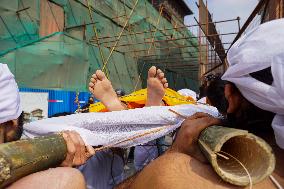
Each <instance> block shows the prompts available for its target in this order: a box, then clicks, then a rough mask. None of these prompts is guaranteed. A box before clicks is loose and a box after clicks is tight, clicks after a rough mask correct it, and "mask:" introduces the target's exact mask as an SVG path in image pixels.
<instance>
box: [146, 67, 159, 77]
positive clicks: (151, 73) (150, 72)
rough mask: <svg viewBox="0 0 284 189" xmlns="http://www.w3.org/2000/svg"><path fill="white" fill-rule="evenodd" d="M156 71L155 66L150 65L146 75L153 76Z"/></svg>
mask: <svg viewBox="0 0 284 189" xmlns="http://www.w3.org/2000/svg"><path fill="white" fill-rule="evenodd" d="M156 73H157V68H156V67H155V66H152V67H151V68H150V69H149V71H148V77H155V76H156Z"/></svg>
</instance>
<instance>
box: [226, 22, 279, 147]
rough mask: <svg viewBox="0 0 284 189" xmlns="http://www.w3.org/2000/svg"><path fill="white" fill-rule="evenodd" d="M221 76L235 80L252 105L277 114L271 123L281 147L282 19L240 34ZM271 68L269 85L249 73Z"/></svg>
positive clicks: (233, 81)
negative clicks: (226, 68)
mask: <svg viewBox="0 0 284 189" xmlns="http://www.w3.org/2000/svg"><path fill="white" fill-rule="evenodd" d="M227 59H228V63H229V68H228V70H227V71H226V72H225V74H224V75H223V77H222V79H223V80H227V81H230V82H232V83H234V84H235V85H236V86H237V88H238V89H239V90H240V92H241V93H242V95H243V96H244V97H245V98H246V99H247V100H248V101H250V102H251V103H253V104H254V105H255V106H257V107H259V108H261V109H263V110H267V111H271V112H274V113H276V114H277V115H276V116H275V117H274V119H273V122H272V127H273V129H274V133H275V138H276V142H277V144H278V145H279V146H280V147H281V148H282V149H284V19H279V20H274V21H271V22H268V23H265V24H262V25H260V26H258V27H257V28H255V29H254V30H253V31H251V32H249V33H247V34H246V35H244V36H242V37H241V38H240V39H239V40H238V41H237V42H236V43H235V44H234V45H233V46H232V48H231V49H230V50H229V52H228V57H227ZM268 67H271V72H272V76H273V83H272V85H267V84H265V83H263V82H260V81H258V80H256V79H254V78H252V77H251V76H250V75H249V74H250V73H253V72H257V71H260V70H263V69H265V68H268Z"/></svg>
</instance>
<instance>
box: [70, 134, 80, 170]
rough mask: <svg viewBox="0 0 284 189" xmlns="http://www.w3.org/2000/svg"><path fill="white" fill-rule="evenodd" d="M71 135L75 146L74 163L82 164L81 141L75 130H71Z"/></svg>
mask: <svg viewBox="0 0 284 189" xmlns="http://www.w3.org/2000/svg"><path fill="white" fill-rule="evenodd" d="M70 137H71V139H72V142H73V144H74V146H75V155H74V159H73V165H76V166H77V165H80V164H81V153H82V152H81V148H80V141H79V139H78V138H77V135H76V133H75V132H74V131H70Z"/></svg>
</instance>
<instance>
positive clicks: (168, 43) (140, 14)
mask: <svg viewBox="0 0 284 189" xmlns="http://www.w3.org/2000/svg"><path fill="white" fill-rule="evenodd" d="M44 1H47V0H41V1H39V0H13V1H9V0H2V1H1V4H0V16H1V17H0V62H3V63H7V64H8V65H9V67H10V68H11V70H12V72H13V73H14V74H15V76H16V79H17V82H18V84H19V86H20V87H30V88H46V89H63V90H76V91H86V90H87V85H88V80H89V78H90V76H91V75H92V74H93V73H94V72H95V71H96V70H97V69H102V67H103V60H102V57H101V54H102V55H103V57H104V59H107V57H108V56H109V54H110V51H111V48H112V47H113V46H114V44H115V41H116V40H117V38H118V35H119V33H120V32H121V30H122V27H123V26H124V24H125V22H126V20H128V17H129V14H130V12H131V9H132V8H133V7H134V4H135V2H136V0H112V1H110V0H106V1H93V0H90V1H89V3H90V5H91V6H90V8H91V15H90V13H89V9H88V6H87V1H86V0H53V1H48V3H49V4H48V5H49V6H48V7H50V9H51V10H50V12H51V13H52V15H51V16H54V20H57V21H58V19H64V29H63V31H59V32H58V31H56V32H54V33H51V34H49V35H47V36H41V35H40V29H41V27H42V26H41V25H40V23H41V6H42V4H41V3H43V2H44ZM50 4H55V5H56V6H59V7H62V9H63V11H64V18H58V17H56V11H55V10H52V5H50ZM48 7H47V8H48ZM91 17H92V18H93V21H94V22H95V23H92V22H93V21H92V19H91ZM159 18H160V19H159ZM51 19H53V17H51ZM158 20H159V22H158ZM182 22H183V21H182V20H179V19H178V18H175V17H173V18H172V20H171V23H170V22H169V21H168V20H166V19H165V18H163V17H160V15H159V11H158V10H156V9H155V8H154V7H153V6H152V5H151V4H150V3H149V2H148V1H147V0H139V1H138V4H137V6H136V8H135V10H134V12H133V14H132V16H131V17H130V18H129V22H128V25H127V26H126V28H125V31H124V32H123V34H122V36H121V38H120V40H119V43H118V45H117V47H116V48H115V50H114V52H113V54H112V56H111V57H110V58H109V61H108V64H107V66H106V68H107V72H108V74H109V79H110V80H111V82H112V84H113V86H114V88H123V89H124V90H125V91H126V92H127V93H129V92H132V91H133V90H134V88H135V86H137V89H139V88H141V87H145V85H146V79H147V70H148V68H149V67H150V66H152V65H156V66H158V67H159V68H161V69H163V71H165V73H166V76H167V78H168V81H169V84H170V87H171V88H174V89H180V88H191V89H194V90H197V88H198V64H197V60H198V40H197V38H196V37H195V36H193V35H192V34H191V33H190V31H189V30H188V29H187V28H185V27H178V26H181V25H182ZM94 26H95V27H96V30H97V32H98V37H99V45H100V47H101V51H100V49H99V47H98V43H97V41H96V39H95V33H94V28H93V27H94ZM175 27H176V28H175ZM180 38H182V39H180ZM179 39H180V40H179ZM149 49H150V50H149ZM173 58H175V59H176V60H178V61H179V62H180V63H176V64H184V65H186V64H196V67H195V68H194V69H191V70H182V69H181V68H175V67H173V66H172V65H173V64H174V63H175V62H174V61H172V62H170V60H172V59H173ZM169 64H170V65H171V66H168V65H169ZM140 76H141V79H142V80H141V79H139V78H140Z"/></svg>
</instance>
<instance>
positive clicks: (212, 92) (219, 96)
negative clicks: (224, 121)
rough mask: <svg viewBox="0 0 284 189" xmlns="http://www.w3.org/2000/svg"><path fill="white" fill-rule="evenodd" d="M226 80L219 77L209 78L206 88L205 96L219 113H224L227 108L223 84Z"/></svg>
mask: <svg viewBox="0 0 284 189" xmlns="http://www.w3.org/2000/svg"><path fill="white" fill-rule="evenodd" d="M226 83H227V82H226V81H224V80H222V79H221V78H220V77H216V78H214V79H212V80H211V82H210V84H209V86H208V87H207V88H206V96H207V98H208V100H209V101H210V103H211V105H212V106H215V107H216V108H217V109H218V111H219V112H220V113H223V114H224V113H226V112H227V109H228V101H227V99H226V98H225V93H224V90H225V84H226Z"/></svg>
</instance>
